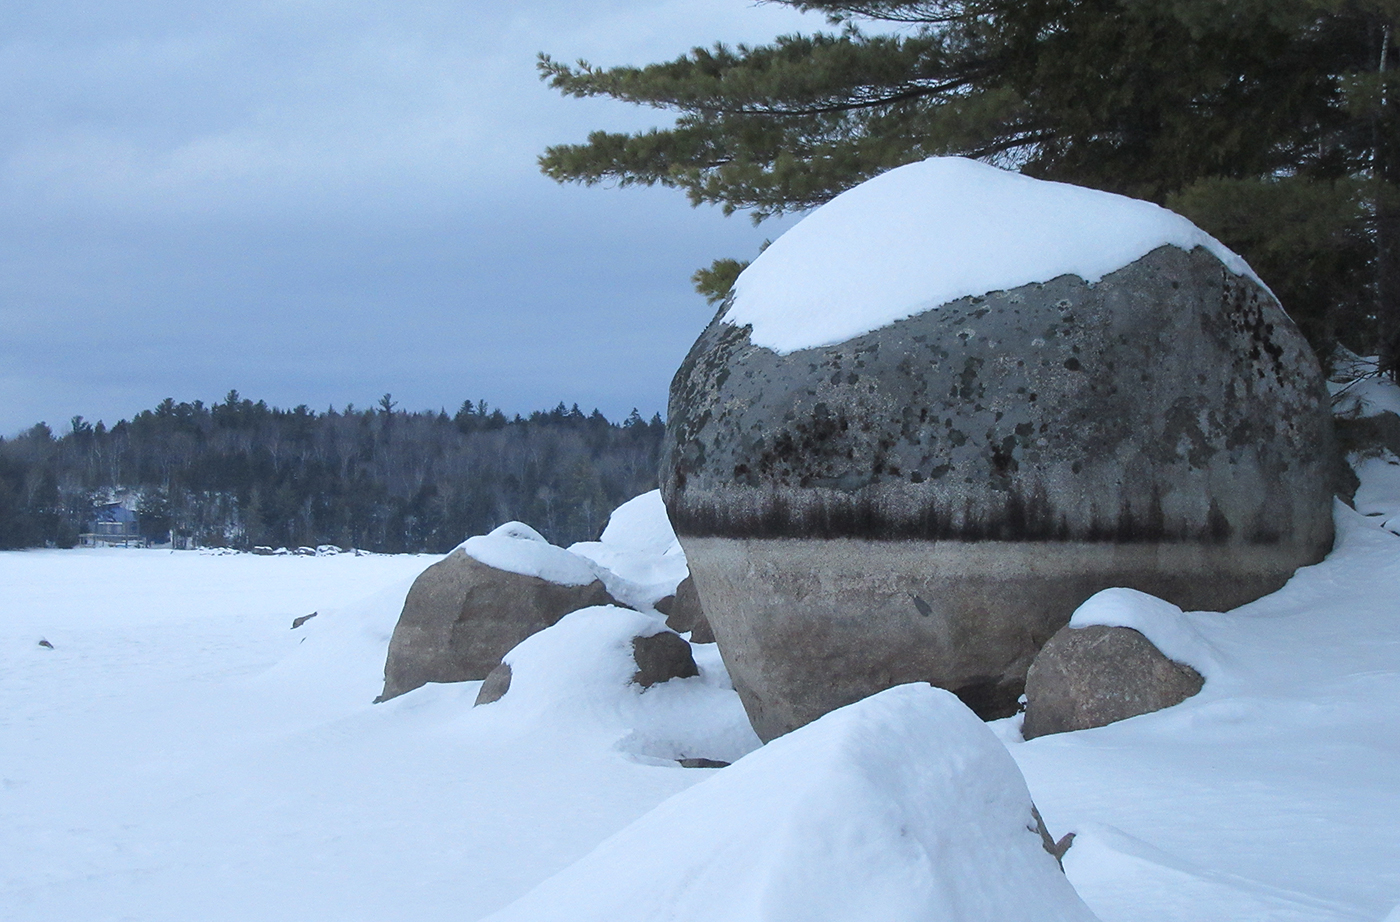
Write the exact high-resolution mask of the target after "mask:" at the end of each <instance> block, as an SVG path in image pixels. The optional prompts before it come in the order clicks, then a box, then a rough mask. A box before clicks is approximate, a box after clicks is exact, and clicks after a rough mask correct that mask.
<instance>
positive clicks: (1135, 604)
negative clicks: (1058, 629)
mask: <svg viewBox="0 0 1400 922" xmlns="http://www.w3.org/2000/svg"><path fill="white" fill-rule="evenodd" d="M1093 625H1102V626H1104V627H1125V628H1132V629H1133V630H1135V631H1137V632H1138V633H1140V634H1142V635H1143V636H1144V637H1146V638H1147V639H1148V640H1150V641H1152V645H1153V646H1155V647H1156V648H1157V649H1158V650H1161V651H1162V653H1163V654H1164V655H1166V656H1167V657H1169V658H1171V659H1172V660H1174V661H1176V662H1178V663H1185V664H1186V665H1187V666H1190V667H1191V668H1192V669H1194V670H1196V671H1197V672H1199V673H1200V674H1201V675H1203V676H1206V677H1207V678H1209V677H1210V676H1211V675H1212V674H1214V673H1215V672H1217V671H1218V669H1219V666H1218V663H1217V656H1218V654H1217V653H1216V651H1215V650H1214V649H1212V648H1211V645H1210V643H1209V642H1208V641H1207V640H1206V639H1205V637H1204V636H1203V635H1202V634H1201V632H1200V631H1199V630H1197V628H1196V626H1195V624H1193V623H1192V620H1191V616H1190V615H1188V614H1186V613H1185V612H1184V611H1182V610H1181V609H1180V608H1178V607H1177V606H1175V605H1173V604H1172V603H1170V602H1168V601H1167V600H1165V599H1159V598H1157V597H1156V596H1154V595H1149V594H1148V593H1146V592H1139V591H1138V590H1136V589H1126V588H1123V587H1114V588H1112V589H1105V590H1103V591H1102V592H1096V593H1094V595H1092V596H1091V597H1090V598H1089V599H1088V600H1086V601H1085V602H1084V604H1083V605H1080V606H1079V607H1078V608H1076V609H1075V610H1074V614H1073V615H1071V616H1070V619H1069V624H1068V627H1069V628H1086V627H1090V626H1093Z"/></svg>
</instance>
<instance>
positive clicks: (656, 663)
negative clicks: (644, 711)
mask: <svg viewBox="0 0 1400 922" xmlns="http://www.w3.org/2000/svg"><path fill="white" fill-rule="evenodd" d="M632 659H633V661H634V662H635V663H636V664H637V671H636V672H635V673H634V674H633V675H632V684H633V685H640V686H641V687H642V688H651V687H652V686H653V685H659V684H661V683H662V682H669V681H671V680H672V679H689V678H692V677H694V676H697V675H699V674H700V670H699V669H698V668H697V667H696V665H695V657H694V655H693V654H692V653H691V652H690V644H688V643H686V642H685V639H684V638H682V637H681V636H680V635H678V634H673V633H672V632H670V631H657V632H656V633H654V634H644V635H638V636H636V637H633V638H632ZM511 675H512V670H511V667H510V663H501V664H500V665H498V666H497V667H496V668H495V669H492V670H491V672H490V673H488V674H487V676H486V681H484V682H482V683H481V690H480V691H478V692H477V695H476V703H475V704H474V705H473V707H476V706H478V705H482V704H491V703H493V702H495V701H500V700H501V699H502V698H504V697H505V695H506V692H508V691H510V682H511Z"/></svg>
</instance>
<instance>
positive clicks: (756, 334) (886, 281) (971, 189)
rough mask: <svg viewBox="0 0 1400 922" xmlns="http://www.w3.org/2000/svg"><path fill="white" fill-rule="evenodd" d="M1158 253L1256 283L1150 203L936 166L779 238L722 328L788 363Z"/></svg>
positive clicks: (748, 274)
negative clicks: (1197, 260)
mask: <svg viewBox="0 0 1400 922" xmlns="http://www.w3.org/2000/svg"><path fill="white" fill-rule="evenodd" d="M1165 244H1171V245H1174V246H1177V247H1180V248H1181V249H1183V250H1190V249H1193V248H1195V247H1198V246H1199V247H1205V248H1206V249H1207V250H1208V251H1210V252H1211V253H1213V254H1215V255H1216V256H1217V257H1218V258H1219V259H1220V260H1221V262H1223V263H1224V264H1225V265H1226V266H1227V267H1228V268H1229V269H1230V271H1231V272H1234V273H1235V274H1237V275H1247V276H1249V277H1250V278H1253V279H1255V280H1256V281H1258V277H1257V276H1255V275H1254V273H1253V271H1252V270H1251V269H1250V268H1249V266H1248V265H1246V264H1245V262H1244V260H1243V259H1241V258H1240V257H1239V256H1237V255H1235V254H1234V253H1232V252H1230V251H1229V250H1228V249H1226V247H1225V246H1224V245H1223V244H1221V243H1220V242H1219V241H1218V240H1216V239H1215V238H1214V237H1211V236H1210V235H1209V234H1207V233H1205V231H1202V230H1201V229H1200V228H1198V227H1196V226H1195V225H1194V224H1192V223H1191V222H1190V221H1188V220H1187V219H1185V218H1183V217H1181V216H1180V215H1178V214H1174V213H1173V212H1170V211H1167V210H1166V209H1165V208H1161V207H1159V206H1157V205H1154V204H1152V203H1150V202H1144V201H1140V200H1138V199H1131V198H1126V197H1124V196H1121V195H1113V194H1112V193H1108V192H1099V191H1097V190H1094V189H1086V188H1084V187H1082V186H1071V185H1067V184H1065V183H1055V182H1045V181H1043V180H1038V179H1032V178H1030V177H1029V176H1022V175H1021V174H1019V173H1012V172H1009V171H1007V170H1000V169H997V168H996V167H992V166H988V165H986V164H984V163H978V162H977V161H974V160H966V159H963V158H959V157H934V158H931V159H929V160H924V161H922V162H920V163H911V164H908V165H907V166H902V167H899V168H897V169H893V170H890V171H889V172H888V173H884V174H881V175H880V176H876V177H875V178H874V179H871V180H869V181H867V182H864V183H861V184H860V185H859V186H856V187H855V188H854V189H850V190H848V191H846V192H843V193H842V194H841V195H838V196H837V197H836V198H834V199H832V200H831V201H830V202H828V203H826V204H825V205H823V206H821V207H820V208H818V209H817V210H815V211H813V212H812V213H811V214H810V215H808V216H807V217H806V218H804V219H803V220H802V221H800V222H799V223H798V224H796V225H795V226H794V227H793V228H792V229H790V230H789V231H788V232H787V233H785V234H783V235H782V236H781V237H779V238H778V239H777V240H776V241H774V242H773V244H772V246H770V247H768V249H766V250H764V251H763V253H762V254H760V255H759V257H758V258H757V259H755V260H754V261H753V264H752V265H750V266H749V267H748V268H747V269H745V270H744V271H743V273H741V274H740V275H739V278H738V280H737V281H736V282H735V284H734V300H733V303H732V305H731V306H730V308H729V311H728V313H726V314H725V316H724V320H725V322H726V323H730V324H734V325H736V326H743V325H745V324H752V326H753V333H752V335H751V341H752V342H753V343H754V344H755V345H758V346H764V347H767V348H769V349H772V350H773V351H775V352H779V353H789V352H795V351H797V350H799V349H810V348H814V347H817V346H826V345H832V344H835V343H842V342H845V341H846V340H849V339H851V338H853V337H855V336H859V335H861V334H862V333H868V332H869V331H871V330H875V329H879V328H880V327H883V326H887V325H888V324H891V323H893V322H894V321H896V320H902V319H903V318H905V317H911V316H913V315H915V314H919V313H922V312H923V311H926V310H929V309H931V308H935V307H938V306H939V305H940V304H946V303H948V302H949V301H954V300H957V299H958V298H962V297H967V296H970V295H981V294H986V293H987V292H989V291H999V290H1003V289H1008V288H1016V287H1018V286H1021V285H1026V284H1029V283H1032V282H1047V281H1049V280H1050V279H1053V278H1058V277H1059V276H1061V275H1066V274H1071V275H1077V276H1079V277H1080V278H1082V279H1084V280H1086V281H1089V282H1096V281H1098V280H1099V279H1101V278H1103V276H1105V275H1107V274H1108V273H1110V272H1113V271H1115V270H1118V269H1121V268H1123V267H1124V266H1126V265H1128V264H1129V263H1131V262H1134V261H1135V260H1137V259H1139V258H1140V257H1142V256H1145V255H1146V254H1147V253H1149V252H1151V251H1152V250H1154V249H1156V248H1157V247H1159V246H1163V245H1165ZM1260 284H1261V285H1262V284H1263V283H1262V282H1260Z"/></svg>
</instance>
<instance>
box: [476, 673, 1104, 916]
mask: <svg viewBox="0 0 1400 922" xmlns="http://www.w3.org/2000/svg"><path fill="white" fill-rule="evenodd" d="M1032 811H1033V807H1032V804H1031V798H1030V794H1029V793H1028V791H1027V790H1026V785H1025V781H1024V780H1023V779H1022V777H1021V773H1020V771H1019V770H1018V769H1017V767H1016V763H1015V762H1014V761H1013V760H1012V758H1011V756H1010V754H1008V753H1007V751H1006V749H1005V748H1004V747H1003V746H1002V744H1001V743H1000V742H999V741H998V740H997V739H996V737H995V736H994V735H993V734H992V732H991V731H990V730H989V729H987V727H986V726H985V725H984V724H983V723H982V722H981V721H979V720H978V719H977V718H976V717H975V716H974V715H973V714H972V712H971V711H969V710H968V709H967V708H966V707H965V706H964V705H963V704H962V703H961V702H959V701H958V700H957V698H955V697H954V696H953V695H951V694H949V693H948V692H945V691H942V690H939V689H934V688H931V687H929V686H927V685H906V686H901V687H899V688H894V689H890V690H888V691H885V692H883V693H881V694H879V695H876V696H874V697H872V698H868V699H866V700H864V701H861V702H858V703H856V704H853V705H850V706H848V707H845V708H842V709H841V710H838V711H834V712H832V713H830V714H828V715H826V716H825V717H823V718H822V719H821V720H818V721H816V722H815V723H813V724H811V725H809V726H807V727H804V728H802V729H801V730H798V731H796V732H794V733H792V734H790V735H788V736H786V737H784V738H783V739H780V740H777V741H775V742H773V743H770V744H769V745H768V746H766V747H764V748H763V749H760V750H758V751H756V752H754V753H751V754H750V755H748V756H746V757H745V758H744V759H742V760H741V761H739V762H737V763H735V764H734V765H732V766H730V767H729V768H726V769H723V770H722V771H720V772H718V773H716V774H715V775H714V777H712V778H709V779H707V780H706V781H704V782H702V783H700V784H697V785H696V786H694V787H692V788H690V789H689V790H686V791H684V792H682V793H680V794H677V795H676V796H674V797H672V798H671V799H670V800H668V801H666V802H665V803H663V804H661V806H659V807H657V808H656V809H655V810H653V811H652V812H651V813H649V814H647V815H646V816H644V817H642V818H641V819H640V820H638V821H636V822H635V823H633V824H632V825H631V826H629V827H627V828H626V829H624V830H622V831H621V832H619V833H617V834H616V835H614V836H613V837H612V838H610V839H608V840H606V841H605V842H603V843H602V844H601V845H600V846H598V848H596V849H595V850H594V851H593V852H592V853H591V854H589V855H587V856H586V857H584V858H583V859H582V860H580V861H578V862H577V863H575V864H574V865H572V866H571V867H569V868H567V869H565V870H564V871H562V872H560V873H559V874H557V875H555V876H554V877H552V878H550V879H549V880H547V881H545V882H544V883H543V884H541V885H540V886H539V887H537V888H536V889H535V890H533V891H532V892H530V893H529V894H527V895H526V896H525V897H523V898H522V899H520V900H519V901H517V902H515V903H514V904H512V905H510V906H508V907H506V908H505V909H504V910H502V911H501V912H499V913H497V914H496V915H493V916H490V917H489V918H490V919H491V920H493V922H508V920H527V919H528V920H531V922H547V920H552V919H559V920H564V919H567V920H569V922H589V920H598V922H604V920H606V922H631V920H636V922H642V920H647V922H650V920H654V919H670V920H673V922H690V920H694V922H701V920H704V922H709V920H712V919H731V920H770V919H801V920H803V922H823V920H832V922H836V920H840V922H849V920H852V919H879V920H881V922H903V920H909V922H913V920H919V922H985V920H987V919H1018V920H1024V922H1036V920H1047V922H1048V920H1056V922H1069V920H1074V922H1091V920H1093V919H1094V916H1093V914H1092V913H1091V912H1090V911H1089V909H1088V908H1087V907H1086V906H1085V905H1084V904H1083V902H1081V901H1080V899H1079V897H1078V895H1077V894H1076V893H1075V892H1074V888H1073V887H1072V886H1070V884H1069V882H1068V881H1067V880H1066V879H1065V876H1064V874H1063V873H1061V871H1060V868H1059V867H1058V865H1057V864H1056V861H1055V858H1054V857H1052V856H1051V855H1050V854H1048V853H1047V852H1046V851H1045V849H1044V847H1043V845H1042V840H1041V837H1040V835H1039V834H1038V832H1037V824H1036V821H1035V816H1034V813H1033V812H1032Z"/></svg>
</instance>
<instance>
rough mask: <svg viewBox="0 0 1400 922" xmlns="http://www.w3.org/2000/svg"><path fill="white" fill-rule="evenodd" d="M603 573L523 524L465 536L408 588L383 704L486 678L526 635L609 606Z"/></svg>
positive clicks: (386, 674) (391, 646) (391, 651)
mask: <svg viewBox="0 0 1400 922" xmlns="http://www.w3.org/2000/svg"><path fill="white" fill-rule="evenodd" d="M601 572H602V571H601V570H600V569H599V568H598V567H597V566H596V565H595V564H593V563H591V562H590V561H588V560H586V559H584V558H583V557H579V556H578V555H576V554H572V553H570V552H569V551H566V550H565V549H563V548H561V547H555V546H553V545H551V544H550V543H549V542H548V541H546V540H545V539H544V538H543V537H541V536H540V535H539V533H538V532H536V531H535V530H534V529H532V528H530V527H529V526H528V525H524V524H522V523H520V522H509V523H507V524H505V525H502V526H501V527H500V528H497V529H496V530H495V531H493V532H491V533H490V534H489V535H479V536H477V537H474V538H468V539H467V540H466V541H464V542H463V543H462V544H461V545H460V546H458V547H457V548H456V549H455V550H454V551H452V553H450V554H448V555H447V556H446V557H444V558H443V559H442V560H440V561H438V562H437V563H435V564H433V565H432V566H431V567H429V568H428V569H426V570H424V571H423V573H422V575H420V576H419V577H418V579H417V580H415V581H414V583H413V588H412V589H410V590H409V592H408V597H407V598H406V599H405V600H404V605H403V612H402V614H400V615H399V620H398V624H397V625H395V627H394V634H393V638H392V639H391V640H390V642H389V653H388V657H387V659H386V660H385V663H384V691H383V693H382V694H381V695H380V698H381V699H382V700H387V699H389V698H393V697H396V696H398V695H402V694H403V693H404V692H407V691H412V690H413V689H415V688H419V687H421V686H423V685H425V684H427V683H428V682H463V681H468V680H472V679H484V678H486V676H487V675H488V674H489V673H490V672H491V670H492V669H494V668H495V667H496V665H497V664H498V663H500V661H501V657H502V655H504V654H505V653H506V652H508V651H509V650H510V649H511V648H512V647H514V646H515V645H516V644H518V643H520V641H522V640H524V639H525V638H526V637H529V636H530V635H531V634H533V633H535V632H536V631H540V630H543V629H544V628H546V627H549V626H550V625H551V624H554V623H555V622H556V621H558V620H559V619H560V618H562V617H563V616H564V615H566V614H568V613H569V612H571V611H577V610H578V609H580V608H586V607H588V606H590V605H603V604H608V603H611V602H612V601H614V599H613V597H612V596H611V595H609V593H608V591H607V588H606V586H605V584H604V582H603V581H602V580H601V579H600V578H599V575H600V573H601Z"/></svg>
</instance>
